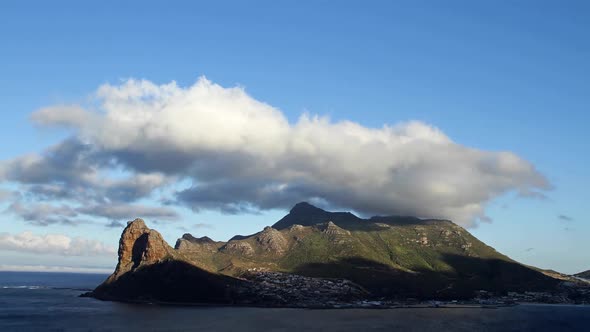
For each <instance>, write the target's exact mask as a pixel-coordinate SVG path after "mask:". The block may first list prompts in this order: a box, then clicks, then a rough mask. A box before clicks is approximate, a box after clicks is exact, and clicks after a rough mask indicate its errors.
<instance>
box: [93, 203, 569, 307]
mask: <svg viewBox="0 0 590 332" xmlns="http://www.w3.org/2000/svg"><path fill="white" fill-rule="evenodd" d="M252 271H256V272H252ZM257 273H258V274H260V273H275V277H274V278H275V279H277V280H282V279H281V278H283V277H282V276H283V275H284V276H286V277H284V280H291V279H292V278H295V277H288V276H301V277H300V278H310V279H309V280H308V279H303V280H307V281H306V282H310V283H314V284H324V280H330V279H334V278H335V279H342V280H347V282H352V284H354V285H358V287H357V286H355V287H356V288H354V289H358V290H359V291H357V292H356V293H354V294H356V295H355V296H358V294H361V293H363V292H365V291H366V292H367V293H366V294H370V297H373V298H377V297H379V298H410V297H412V298H423V299H426V298H439V299H450V298H471V297H473V296H474V294H475V293H476V292H477V291H479V290H486V291H489V292H496V293H506V292H510V291H518V292H525V291H546V290H551V289H554V288H555V287H556V285H557V284H558V283H559V282H561V281H559V280H557V279H555V278H552V277H550V276H547V275H545V274H543V273H541V272H539V271H537V270H535V269H533V268H530V267H527V266H525V265H522V264H520V263H518V262H515V261H514V260H512V259H510V258H509V257H507V256H505V255H503V254H501V253H499V252H497V251H496V250H495V249H493V248H492V247H490V246H487V245H486V244H485V243H483V242H481V241H479V240H478V239H477V238H475V237H474V236H473V235H471V234H470V233H469V232H468V231H467V230H465V229H463V228H462V227H460V226H459V225H456V224H454V223H453V222H451V221H448V220H437V219H419V218H415V217H398V216H385V217H379V216H376V217H372V218H369V219H362V218H359V217H357V216H355V215H354V214H352V213H349V212H329V211H325V210H322V209H320V208H317V207H315V206H313V205H311V204H309V203H305V202H302V203H298V204H296V205H295V206H294V207H293V208H292V209H291V211H290V212H289V214H287V215H286V216H285V217H283V218H281V219H280V220H279V221H277V222H276V223H274V224H273V225H272V226H267V227H265V228H264V229H263V230H262V231H260V232H257V233H255V234H252V235H249V236H234V237H233V238H231V239H230V240H229V241H227V242H222V241H213V240H211V239H209V238H207V237H201V238H196V237H194V236H192V235H191V234H188V233H187V234H184V235H183V236H182V237H181V238H179V239H178V240H177V242H176V245H175V247H174V248H172V247H170V246H169V245H168V244H167V243H165V242H164V241H163V240H162V239H161V236H160V235H159V233H158V232H157V231H155V230H150V229H149V228H147V226H145V223H144V222H143V221H142V220H140V219H136V220H135V221H133V222H130V223H129V224H128V226H127V227H126V228H125V230H124V231H123V234H122V236H121V241H120V246H119V263H118V264H117V268H116V270H115V273H113V275H111V276H110V277H109V279H107V281H105V283H103V284H102V285H101V286H99V287H98V288H97V289H96V290H95V291H94V292H93V296H95V297H98V298H104V299H116V298H129V297H132V298H144V297H146V296H147V297H152V298H155V299H158V297H162V296H164V295H162V294H161V293H159V292H154V291H153V290H151V289H150V287H156V286H154V285H158V280H159V279H161V278H164V279H166V280H167V282H171V285H170V286H169V287H171V289H170V290H169V291H170V293H171V294H175V293H182V294H180V295H179V299H183V300H186V299H187V296H188V295H186V294H185V293H187V292H184V293H183V292H182V291H180V290H179V288H182V285H183V284H184V283H187V282H188V283H191V284H192V283H194V282H191V281H190V280H192V279H194V280H203V283H211V285H212V287H211V288H210V289H208V290H206V291H204V290H203V289H201V290H200V291H201V292H204V293H203V294H205V295H207V296H204V297H203V296H201V295H199V291H198V290H197V289H196V288H195V286H194V285H189V286H187V289H190V290H191V291H190V292H188V293H190V294H192V295H191V296H192V298H191V297H190V296H189V297H188V298H189V299H192V300H191V301H192V302H200V301H201V302H202V301H203V300H207V301H211V300H214V301H215V302H222V303H234V304H235V303H244V302H249V301H250V302H251V301H252V297H253V296H254V298H257V299H258V300H257V301H259V302H257V303H262V302H264V301H266V300H262V299H259V298H258V297H257V295H252V294H256V293H260V292H261V290H260V289H259V288H260V287H262V286H260V285H259V284H257V283H256V282H255V281H253V280H261V279H260V276H259V275H257ZM277 276H278V277H277ZM191 278H192V279H191ZM298 278H299V277H298ZM326 278H328V279H326ZM262 279H264V278H262ZM132 280H135V284H134V283H133V282H132ZM137 280H140V281H137ZM171 280H176V281H174V282H172V281H171ZM265 280H266V279H265ZM273 280H274V279H271V280H270V282H267V283H266V285H268V284H272V282H273ZM275 281H276V280H275ZM136 284H143V285H145V287H143V288H144V289H143V291H140V290H138V289H137V288H138V286H137V285H136ZM325 284H326V285H330V283H327V282H325ZM121 285H126V286H121ZM223 285H225V286H223ZM281 285H282V284H281ZM126 287H127V288H130V289H136V291H135V292H132V294H131V293H129V292H127V293H125V292H122V291H121V289H125V288H126ZM257 287H258V288H257ZM264 287H266V286H264ZM326 287H327V288H330V287H328V286H326ZM140 288H141V287H140ZM290 288H293V285H291V287H283V286H277V287H275V288H273V291H269V290H268V289H266V288H265V290H264V291H262V293H266V294H267V297H266V299H267V300H268V299H269V298H271V299H273V300H272V301H274V302H277V301H278V302H281V301H280V299H281V298H282V299H284V298H285V297H287V298H291V297H292V296H294V295H293V294H292V293H291V292H292V290H289V289H290ZM253 289H256V291H254V290H253ZM361 289H362V290H363V291H360V290H361ZM191 292H192V293H191ZM117 294H120V295H121V294H122V295H124V296H117ZM228 294H230V295H228ZM278 294H282V295H278ZM336 294H337V292H336V291H334V292H333V294H332V295H330V296H332V297H334V296H336ZM363 294H364V293H363ZM299 295H300V298H305V299H307V298H312V297H313V296H311V295H310V294H308V293H305V291H302V292H301V294H299ZM306 296H307V297H306ZM326 296H327V295H326ZM164 297H165V300H166V301H174V299H173V297H172V299H171V298H170V296H168V295H166V296H164ZM249 297H250V298H249ZM301 301H303V300H301ZM255 302H256V301H255Z"/></svg>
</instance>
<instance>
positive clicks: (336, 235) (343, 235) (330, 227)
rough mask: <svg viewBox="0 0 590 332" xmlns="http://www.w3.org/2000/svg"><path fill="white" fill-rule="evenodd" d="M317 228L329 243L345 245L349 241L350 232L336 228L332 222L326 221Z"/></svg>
mask: <svg viewBox="0 0 590 332" xmlns="http://www.w3.org/2000/svg"><path fill="white" fill-rule="evenodd" d="M318 228H319V229H320V230H321V232H322V233H323V234H324V235H325V236H326V237H328V239H330V241H332V242H335V243H340V244H342V243H346V242H348V241H350V239H351V237H350V231H347V230H345V229H343V228H340V227H338V226H337V225H336V224H334V223H333V222H332V221H328V222H327V223H324V224H320V225H319V226H318Z"/></svg>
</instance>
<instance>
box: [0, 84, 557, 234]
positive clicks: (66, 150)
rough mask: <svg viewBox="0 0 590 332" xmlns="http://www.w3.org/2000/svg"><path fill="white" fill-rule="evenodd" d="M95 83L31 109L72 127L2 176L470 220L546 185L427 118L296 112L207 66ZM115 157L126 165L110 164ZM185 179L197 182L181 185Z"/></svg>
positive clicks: (34, 188)
mask: <svg viewBox="0 0 590 332" xmlns="http://www.w3.org/2000/svg"><path fill="white" fill-rule="evenodd" d="M96 97H97V100H98V108H97V110H86V109H84V108H82V107H79V106H67V107H62V106H53V107H49V108H44V109H41V110H39V111H37V112H36V113H34V114H33V116H32V119H33V120H34V121H35V123H37V124H39V125H42V126H60V127H66V128H70V129H71V130H73V137H72V138H70V139H67V140H64V141H63V142H60V143H59V144H57V145H56V146H53V147H50V148H49V149H48V150H47V151H45V152H44V153H40V154H35V153H33V154H30V155H26V156H22V157H19V158H15V159H13V160H9V161H6V162H4V163H2V164H1V165H0V181H1V180H2V179H4V180H5V181H12V182H16V183H20V184H21V186H22V189H23V190H26V191H29V192H31V193H33V195H34V196H35V197H36V198H38V199H41V198H45V199H55V200H57V199H59V200H67V201H70V202H73V203H74V204H79V205H83V206H90V208H84V209H82V210H80V209H77V210H76V212H77V213H86V214H89V215H94V216H100V217H104V218H108V220H112V219H113V218H114V219H118V218H131V217H134V216H137V212H144V213H146V212H150V213H152V214H154V216H155V217H156V215H160V218H161V217H167V218H175V216H174V214H173V213H171V212H170V211H164V210H162V209H155V207H154V209H153V210H149V211H148V210H145V209H144V210H142V211H140V210H136V211H130V212H134V213H135V215H133V216H131V215H129V214H128V213H127V212H123V209H122V208H121V209H120V212H117V211H113V210H112V209H111V210H110V211H111V212H109V211H108V209H106V207H107V205H105V204H112V203H115V204H118V206H123V204H130V203H134V202H136V201H138V200H140V199H142V198H146V197H150V196H151V195H153V194H154V193H161V194H162V195H163V196H165V197H172V199H168V200H167V201H168V202H169V203H171V204H173V205H174V204H176V205H180V206H187V207H190V208H191V209H193V210H195V211H199V210H202V209H215V210H220V211H223V212H227V213H242V212H256V211H260V210H265V209H275V208H289V207H291V206H292V205H293V204H294V203H296V202H299V201H304V200H306V201H316V200H321V201H324V202H326V203H327V204H328V205H331V206H337V207H346V208H350V209H353V210H356V211H359V212H362V213H366V214H403V215H416V216H419V217H439V218H448V219H452V220H455V221H457V222H459V223H460V224H462V225H467V226H469V225H473V224H474V223H476V222H477V221H478V220H483V221H486V220H489V219H488V217H487V216H486V215H485V207H486V204H487V203H488V202H490V201H491V200H493V199H494V198H495V197H497V196H500V195H502V194H504V193H506V192H509V191H514V192H517V193H519V194H520V195H521V196H526V197H535V198H541V197H543V195H544V194H543V192H544V191H546V190H548V189H550V188H551V185H550V184H549V183H548V181H547V180H546V178H545V177H544V176H543V175H542V174H540V173H539V172H538V171H537V170H536V169H535V167H534V166H533V165H532V164H531V163H529V162H527V161H526V160H524V159H522V158H520V157H519V156H517V155H515V154H514V153H511V152H505V151H502V152H491V151H483V150H478V149H474V148H470V147H467V146H463V145H461V144H458V143H456V142H454V141H452V140H451V139H450V138H449V137H448V136H447V135H445V134H444V133H443V132H442V131H441V130H439V129H437V128H436V127H434V126H431V125H429V124H425V123H422V122H416V121H410V122H403V123H398V124H395V125H384V126H383V127H381V128H368V127H364V126H362V125H360V124H358V123H355V122H352V121H339V122H333V121H331V120H330V119H329V118H326V117H320V116H314V115H309V114H303V115H302V116H301V117H300V118H299V120H298V121H297V122H295V123H290V122H289V121H288V120H287V118H286V116H285V115H284V114H282V113H281V112H280V111H279V110H278V109H277V108H275V107H272V106H270V105H268V104H265V103H263V102H260V101H258V100H256V99H254V98H252V97H251V96H249V95H248V94H247V93H246V92H245V91H244V89H242V88H239V87H238V88H224V87H221V86H219V85H217V84H214V83H212V82H210V81H208V80H207V79H205V78H201V79H199V80H198V82H196V83H195V84H194V85H192V86H189V87H186V88H185V87H180V86H178V85H177V84H176V83H175V82H172V83H170V84H164V85H157V84H154V83H152V82H150V81H146V80H128V81H126V82H124V83H122V84H121V85H109V84H107V85H103V86H101V87H100V88H99V89H98V90H97V92H96ZM113 170H125V172H126V176H127V177H126V178H123V179H121V178H120V177H110V176H109V175H108V174H109V172H112V171H113ZM184 180H188V182H189V183H192V185H191V186H189V187H186V188H180V189H179V190H177V189H176V187H175V186H174V184H176V183H177V181H184ZM92 207H100V208H96V209H94V208H92ZM169 207H172V206H169Z"/></svg>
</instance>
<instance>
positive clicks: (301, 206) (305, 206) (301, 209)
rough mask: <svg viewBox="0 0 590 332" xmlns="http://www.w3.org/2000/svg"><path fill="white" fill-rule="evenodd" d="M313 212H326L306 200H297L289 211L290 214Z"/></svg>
mask: <svg viewBox="0 0 590 332" xmlns="http://www.w3.org/2000/svg"><path fill="white" fill-rule="evenodd" d="M314 212H326V211H324V210H322V209H320V208H318V207H316V206H313V205H311V204H309V203H308V202H299V203H297V204H295V206H293V208H292V209H291V211H289V213H292V214H308V213H314Z"/></svg>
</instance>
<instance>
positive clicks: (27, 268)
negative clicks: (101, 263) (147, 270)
mask: <svg viewBox="0 0 590 332" xmlns="http://www.w3.org/2000/svg"><path fill="white" fill-rule="evenodd" d="M0 271H14V272H68V273H97V274H109V273H112V272H113V269H112V268H101V267H73V266H52V265H5V264H0Z"/></svg>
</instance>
